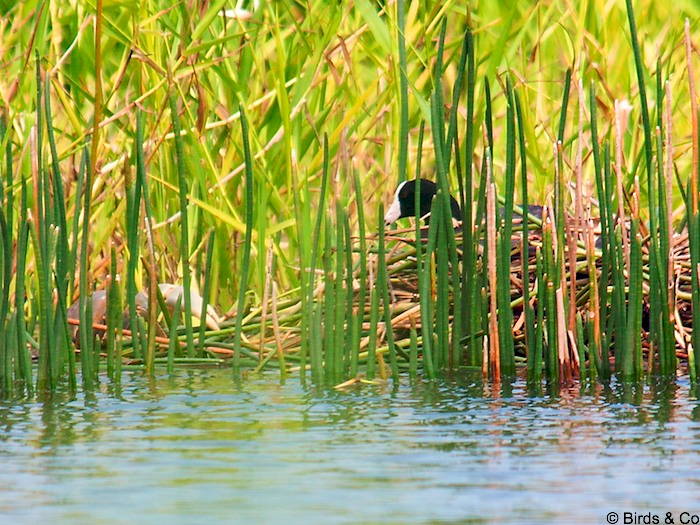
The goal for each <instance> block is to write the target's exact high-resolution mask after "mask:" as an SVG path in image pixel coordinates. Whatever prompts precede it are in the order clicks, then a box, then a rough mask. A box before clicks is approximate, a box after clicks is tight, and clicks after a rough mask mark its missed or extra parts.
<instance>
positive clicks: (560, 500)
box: [0, 369, 700, 525]
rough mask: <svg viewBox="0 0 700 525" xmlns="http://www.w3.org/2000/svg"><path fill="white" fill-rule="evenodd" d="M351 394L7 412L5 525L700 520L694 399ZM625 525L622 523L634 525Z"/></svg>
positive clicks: (456, 387)
mask: <svg viewBox="0 0 700 525" xmlns="http://www.w3.org/2000/svg"><path fill="white" fill-rule="evenodd" d="M404 383H406V384H404V385H402V386H401V387H400V388H398V389H395V390H392V388H391V387H390V386H389V385H384V386H373V385H360V386H357V387H351V388H349V389H346V390H344V391H340V392H338V391H333V390H327V389H315V388H312V387H306V388H305V387H302V386H301V385H300V384H299V382H298V380H295V379H293V380H288V381H287V383H286V384H284V385H280V384H278V383H277V382H276V379H275V378H274V377H270V376H267V377H263V378H253V379H248V380H246V381H244V382H242V383H240V384H238V385H236V384H234V383H233V382H232V380H231V374H230V371H229V370H211V369H201V370H180V371H178V372H177V375H176V376H175V377H173V378H169V377H167V376H163V377H159V378H157V379H155V380H148V379H145V378H143V377H141V376H140V375H138V374H126V375H125V377H124V381H123V386H122V388H121V391H120V392H113V391H109V390H110V388H112V387H109V386H108V385H103V391H102V392H100V393H97V394H95V395H94V396H82V395H81V396H79V397H78V398H76V399H73V400H70V399H67V398H65V397H61V396H57V399H55V400H54V401H48V402H25V403H18V402H12V403H10V402H2V403H0V522H2V523H39V522H40V521H41V520H44V522H45V523H57V522H64V523H67V522H70V523H91V524H94V523H118V524H121V523H124V524H127V523H129V524H130V523H166V524H168V525H172V524H177V523H217V522H221V521H226V522H236V523H239V522H242V523H251V522H255V523H280V522H282V523H357V522H361V523H376V522H389V523H424V522H435V521H442V522H450V523H463V522H466V521H470V522H493V523H544V522H552V523H568V522H572V523H605V516H606V514H607V513H608V512H611V511H616V512H619V513H620V516H622V512H625V511H629V512H636V513H638V514H644V513H647V512H653V513H658V514H661V516H662V518H661V523H663V514H662V513H665V512H667V511H672V512H674V513H676V521H675V522H676V523H678V522H679V521H678V513H680V512H681V511H691V512H695V513H698V514H700V503H699V499H698V498H697V494H698V490H699V489H700V423H699V421H700V404H699V403H698V401H697V399H696V398H694V397H693V396H692V395H691V394H690V393H689V387H688V385H687V384H685V383H680V384H679V385H678V386H676V385H671V386H668V385H666V386H665V387H649V386H647V387H644V388H643V389H629V390H628V391H623V390H622V389H621V388H615V387H614V388H612V389H602V388H600V389H596V390H595V391H594V392H592V393H590V392H589V393H585V394H582V393H578V392H564V393H560V394H558V395H556V396H552V395H539V396H533V395H531V393H528V391H527V389H526V388H525V386H524V385H522V384H516V385H515V386H514V387H513V388H512V391H511V392H500V393H498V396H496V395H494V394H492V393H490V392H488V391H485V389H484V387H483V386H482V385H481V384H480V382H479V380H478V379H476V378H474V379H469V378H463V379H462V380H459V381H451V382H443V383H439V384H433V385H429V384H416V385H413V386H411V385H409V384H408V380H405V381H404ZM620 523H623V520H622V518H621V519H620Z"/></svg>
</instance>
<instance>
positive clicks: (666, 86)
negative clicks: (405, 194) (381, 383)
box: [0, 0, 700, 396]
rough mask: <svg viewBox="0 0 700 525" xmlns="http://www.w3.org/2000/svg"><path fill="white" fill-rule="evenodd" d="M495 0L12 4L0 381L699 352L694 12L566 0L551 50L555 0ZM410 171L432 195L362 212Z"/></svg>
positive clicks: (627, 364) (673, 362) (346, 371)
mask: <svg viewBox="0 0 700 525" xmlns="http://www.w3.org/2000/svg"><path fill="white" fill-rule="evenodd" d="M127 4H128V5H127ZM493 4H494V5H493V6H491V5H478V6H464V5H462V4H461V3H459V2H450V1H448V2H435V3H431V2H420V3H419V2H405V1H403V0H398V1H396V2H387V3H384V4H382V6H379V5H377V4H375V3H374V2H371V1H369V0H355V2H352V3H348V5H338V6H325V4H324V5H322V3H314V4H313V5H303V4H302V3H291V4H289V5H286V4H285V5H277V4H274V5H273V4H270V5H265V6H257V7H255V9H253V7H251V9H250V10H249V11H248V10H245V9H240V8H239V9H236V10H231V9H227V8H228V7H229V6H228V4H227V3H226V2H224V1H221V2H214V3H212V4H211V5H205V6H204V7H199V6H197V7H193V9H192V10H188V8H186V7H185V6H184V5H183V6H179V7H177V6H176V7H166V6H165V4H163V5H162V6H148V7H143V6H138V7H137V6H131V7H132V8H133V10H134V12H133V13H132V12H130V11H129V5H131V4H129V3H128V2H127V3H125V4H124V5H122V4H109V5H107V6H105V5H103V3H102V1H101V0H98V1H97V2H96V4H95V5H94V6H92V5H91V6H90V7H87V6H86V5H83V4H81V3H77V2H68V3H67V4H66V5H65V6H63V7H61V6H58V5H55V4H53V3H47V4H45V3H41V2H36V3H33V2H26V3H22V4H21V5H17V6H14V7H10V8H8V9H7V10H6V12H7V13H8V14H12V15H13V16H14V18H13V20H14V22H12V23H9V22H8V23H7V24H5V25H4V26H2V28H0V29H1V30H2V31H3V35H4V42H5V45H6V47H10V46H11V47H12V49H13V52H12V53H11V54H10V56H11V58H8V59H7V60H6V61H5V63H4V65H3V67H4V69H5V70H6V72H8V73H11V74H7V75H5V77H6V79H10V80H5V81H4V82H3V84H2V86H0V87H1V88H2V90H3V106H2V107H3V118H2V121H1V126H0V137H2V140H1V144H2V148H0V149H1V150H2V152H3V157H4V162H3V163H2V170H1V172H2V184H0V248H1V250H0V255H1V258H0V323H2V330H1V335H0V392H2V394H3V395H6V396H16V395H33V394H34V393H35V392H37V391H38V392H42V393H44V392H51V391H53V390H54V389H55V388H57V387H58V386H59V385H62V384H67V385H68V386H69V387H70V388H72V389H76V388H78V384H79V383H81V384H82V387H83V388H84V389H86V390H90V389H94V388H96V387H97V386H98V385H99V384H100V382H102V381H105V380H109V381H114V382H118V381H120V378H121V373H122V370H124V369H125V368H134V367H136V368H139V369H142V370H143V371H144V372H145V373H147V374H154V373H157V370H158V369H159V367H164V370H165V371H167V372H172V371H173V370H174V369H175V367H176V366H195V365H196V366H201V365H217V366H231V367H232V369H233V371H234V372H235V373H236V374H240V373H241V372H245V373H251V372H259V371H262V370H268V369H270V370H276V371H278V372H279V375H280V378H282V379H284V378H285V377H286V376H287V375H288V374H299V375H300V377H301V378H302V380H304V381H306V380H307V379H309V380H312V381H315V382H319V383H321V382H322V383H326V384H331V385H336V386H344V385H349V384H352V383H355V382H358V381H375V380H379V379H388V378H392V380H393V381H399V380H400V378H401V376H402V374H408V375H409V376H417V375H420V376H422V377H424V378H426V379H433V378H436V377H438V376H440V375H443V374H446V373H457V372H459V371H460V370H464V369H475V370H481V373H482V374H483V376H484V378H485V379H488V380H491V381H493V382H495V383H500V382H501V381H511V380H512V379H513V378H515V377H516V376H517V375H518V374H522V375H525V376H526V377H527V379H528V381H530V382H532V383H533V384H539V383H540V382H542V381H543V380H546V381H548V382H550V383H552V384H568V383H571V382H572V381H579V380H580V381H592V382H595V381H607V380H609V379H610V378H611V377H612V376H613V375H616V376H617V377H619V378H620V379H621V380H624V381H638V380H641V379H643V378H646V377H650V376H652V375H653V376H656V375H660V376H665V377H674V376H676V375H678V374H688V375H689V377H690V378H691V380H692V381H693V382H697V379H698V374H700V363H698V360H697V359H696V358H695V354H694V351H693V349H694V348H697V345H698V344H700V343H698V341H700V319H696V317H698V316H700V285H699V283H698V278H699V277H698V272H697V271H692V269H693V268H699V267H700V266H699V264H700V205H699V198H700V193H699V192H700V188H699V185H698V177H699V176H700V174H699V172H698V170H699V169H700V161H699V160H698V159H699V158H700V145H699V144H698V122H697V118H698V111H697V94H696V88H695V78H694V63H695V61H696V60H697V56H696V55H697V52H696V50H695V47H694V39H693V29H694V27H693V26H692V25H691V24H690V23H689V22H686V23H685V26H683V23H682V21H677V20H675V19H674V20H673V22H665V23H662V22H661V20H664V17H663V16H661V15H660V14H659V13H660V12H661V11H662V10H663V9H664V8H663V7H658V6H657V7H655V8H654V9H656V10H652V11H651V13H652V15H650V16H649V17H645V21H644V23H645V25H646V24H649V25H650V26H653V28H652V29H653V30H654V32H652V29H642V32H641V33H640V30H639V29H638V28H637V24H636V19H635V15H634V7H635V6H634V5H633V2H632V1H631V0H626V3H625V4H624V5H622V4H620V5H609V4H605V6H603V5H602V2H595V1H591V2H584V3H583V4H582V7H581V10H580V11H578V12H577V13H576V14H577V16H578V15H580V16H579V18H577V19H576V20H574V21H572V22H571V23H572V27H571V28H570V30H571V31H570V33H569V37H570V38H571V39H572V40H571V42H572V46H573V48H574V50H575V51H577V52H574V53H573V56H566V53H564V55H565V57H564V58H562V57H561V56H560V49H561V42H562V38H563V36H562V35H557V36H556V37H555V36H552V31H556V30H554V29H552V27H553V26H554V25H555V24H554V21H555V20H556V19H557V18H558V17H559V16H562V14H568V15H571V14H574V9H575V8H574V7H572V6H568V5H565V3H558V2H542V3H540V4H538V5H537V6H534V7H528V8H523V7H522V6H521V7H519V8H514V9H511V8H508V9H506V8H504V7H503V6H500V5H499V4H498V3H493ZM637 4H638V5H639V6H642V7H643V8H649V5H650V3H649V2H641V1H640V2H639V3H635V5H637ZM654 5H655V6H656V4H654ZM157 7H161V8H162V9H158V8H157ZM682 9H685V7H682ZM688 9H690V7H688ZM562 10H563V13H562ZM195 15H197V16H195ZM604 20H608V21H609V22H610V23H611V24H613V23H614V22H615V21H618V22H624V23H625V27H626V31H625V32H624V33H623V32H621V31H617V33H616V34H614V35H613V34H609V31H608V29H607V28H606V27H605V24H604V22H603V21H604ZM655 35H658V37H656V36H655ZM662 44H663V45H662ZM606 49H610V50H612V51H611V53H614V55H611V57H610V58H609V60H608V61H609V63H606V62H605V56H606V55H605V50H606ZM300 50H301V51H300ZM525 50H529V51H528V52H525ZM300 54H302V55H303V57H301V56H297V55H300ZM552 57H554V59H553V58H552ZM649 60H652V61H653V63H654V64H655V65H654V66H653V67H651V68H650V67H649V65H648V64H649V62H648V61H649ZM605 66H607V67H608V68H609V69H608V70H606V69H605ZM32 67H33V70H34V74H33V75H32V74H27V73H26V71H28V70H30V69H32ZM553 78H556V80H552V79H553ZM628 99H629V100H628ZM412 177H416V178H418V177H427V178H430V179H432V180H434V181H435V182H436V183H437V186H438V192H437V195H436V196H435V198H434V199H433V201H432V210H431V215H430V222H429V225H424V223H422V221H421V220H420V218H419V217H415V218H412V219H407V220H405V222H403V223H400V225H399V227H398V228H395V227H394V226H392V227H391V228H388V227H387V226H386V225H385V224H384V221H383V216H384V213H383V211H384V204H385V202H386V199H387V198H388V197H389V195H391V194H392V193H393V190H394V188H395V186H396V184H397V183H398V182H399V181H404V180H407V179H409V178H412ZM419 186H420V185H418V187H419ZM451 194H452V195H454V196H455V197H456V198H457V201H458V202H459V203H460V206H461V211H462V218H463V220H462V221H461V223H460V224H455V223H453V221H452V217H451V212H450V195H451ZM416 199H417V200H416V203H418V202H419V200H420V196H419V195H416ZM416 209H419V206H417V207H416ZM164 282H173V283H179V284H182V287H183V294H182V299H181V300H179V301H177V304H175V306H174V308H173V309H169V308H167V307H166V306H165V299H164V298H163V297H162V294H161V293H160V291H159V287H158V283H164ZM95 290H104V307H103V308H104V315H103V317H102V318H99V319H96V318H95V315H94V314H95V312H94V311H93V308H95V305H96V304H98V303H95V302H93V300H92V299H91V297H92V293H94V292H95ZM139 290H145V291H147V292H148V294H147V297H148V299H147V301H148V302H147V307H146V308H145V310H144V308H143V306H142V305H139V303H138V302H137V292H138V291H139ZM190 290H193V291H198V292H199V293H200V294H201V299H202V301H201V305H199V306H198V307H197V311H195V310H194V307H193V304H192V297H193V296H192V295H191V294H190ZM95 297H97V296H95ZM75 301H77V311H78V312H79V314H78V318H77V319H74V318H69V315H70V314H69V312H71V311H73V309H71V308H69V307H70V305H71V304H73V303H74V302H75ZM209 305H214V306H215V307H217V308H218V310H219V312H221V313H222V321H221V322H220V323H218V324H219V326H218V328H217V329H211V328H208V327H206V326H205V325H204V323H203V322H199V324H197V323H198V321H197V320H196V318H199V319H204V318H206V315H207V312H208V306H209ZM98 306H100V305H99V304H98ZM171 306H172V305H171ZM200 306H201V310H200V309H199V308H200ZM100 307H101V308H102V306H100ZM125 320H126V321H128V322H126V323H125ZM88 326H92V330H87V329H80V328H81V327H88ZM126 326H128V327H126Z"/></svg>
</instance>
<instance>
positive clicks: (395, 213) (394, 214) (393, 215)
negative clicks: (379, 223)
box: [384, 182, 406, 225]
mask: <svg viewBox="0 0 700 525" xmlns="http://www.w3.org/2000/svg"><path fill="white" fill-rule="evenodd" d="M404 184H406V183H405V182H403V183H401V184H399V187H398V188H396V193H395V194H394V201H393V202H392V203H391V206H389V209H388V210H386V213H385V214H384V224H387V225H389V224H392V223H393V222H395V221H396V220H397V219H398V218H399V217H401V202H399V192H400V191H401V188H402V187H403V185H404Z"/></svg>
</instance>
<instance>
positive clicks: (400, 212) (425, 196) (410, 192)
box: [384, 179, 462, 225]
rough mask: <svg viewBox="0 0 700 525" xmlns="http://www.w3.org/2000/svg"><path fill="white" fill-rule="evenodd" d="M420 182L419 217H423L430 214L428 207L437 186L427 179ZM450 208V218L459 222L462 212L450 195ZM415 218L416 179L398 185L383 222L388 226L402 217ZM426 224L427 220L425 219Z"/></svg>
mask: <svg viewBox="0 0 700 525" xmlns="http://www.w3.org/2000/svg"><path fill="white" fill-rule="evenodd" d="M418 180H419V181H420V215H419V216H420V217H425V216H426V215H427V214H428V213H430V205H431V203H432V202H433V197H434V196H435V194H436V193H437V184H435V183H434V182H433V181H430V180H428V179H418ZM450 208H452V218H454V219H456V220H458V221H461V220H462V211H461V210H460V209H459V204H457V201H456V200H455V198H454V197H453V196H452V195H450ZM415 216H416V179H413V180H407V181H404V182H402V183H401V184H399V186H398V187H397V188H396V193H395V194H394V201H393V202H392V203H391V206H389V209H387V211H386V214H385V215H384V222H385V223H386V224H387V225H389V224H391V223H393V222H395V221H396V220H398V219H402V218H404V217H415ZM425 222H426V223H427V222H428V218H426V219H425Z"/></svg>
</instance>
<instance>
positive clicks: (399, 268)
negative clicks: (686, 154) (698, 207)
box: [368, 217, 693, 363]
mask: <svg viewBox="0 0 700 525" xmlns="http://www.w3.org/2000/svg"><path fill="white" fill-rule="evenodd" d="M567 222H568V224H569V225H570V226H572V225H573V224H575V220H574V218H573V217H567ZM517 224H518V226H515V228H514V233H513V235H512V238H511V241H512V242H511V246H512V250H511V257H510V285H511V286H510V298H511V307H512V311H513V315H514V324H513V326H512V332H513V339H514V340H515V341H516V342H519V343H524V341H525V340H526V334H525V313H524V309H523V295H524V293H523V288H524V286H525V284H526V283H527V286H528V287H529V291H530V293H529V299H530V305H531V306H532V308H533V309H534V311H535V312H537V309H538V296H537V286H538V282H537V274H536V263H537V260H536V259H537V254H538V251H539V250H541V249H542V247H543V244H542V223H541V221H538V222H536V223H530V228H529V234H528V241H529V242H528V244H529V250H528V262H529V264H528V265H527V266H528V274H527V279H524V278H523V264H522V263H523V261H522V254H523V249H522V248H523V243H522V240H523V237H522V231H521V229H522V228H521V222H520V221H518V223H517ZM588 228H590V229H591V230H592V231H591V235H592V236H593V238H594V243H593V244H594V252H593V254H592V257H593V260H594V263H595V269H596V272H597V275H596V277H597V278H598V279H600V274H601V272H602V270H603V268H602V261H601V255H602V253H601V247H600V245H601V241H602V239H601V238H600V234H601V232H600V227H599V221H597V220H594V221H590V225H588V224H587V225H586V226H584V227H583V228H578V229H577V228H576V227H575V226H573V227H569V228H567V236H573V243H572V239H570V238H567V249H568V247H570V246H576V251H575V263H574V266H575V272H573V274H572V271H571V266H572V264H571V260H570V258H569V257H568V253H567V257H566V260H565V262H564V266H565V272H566V276H567V280H568V282H567V285H568V286H569V287H571V286H572V285H573V289H574V292H573V295H574V296H575V298H576V299H575V305H576V310H575V311H576V313H577V315H579V316H581V317H585V316H586V314H587V313H588V312H589V311H590V308H591V304H590V292H591V287H590V284H591V283H590V272H589V267H588V265H587V259H588V256H589V254H588V253H587V251H586V247H585V244H586V241H585V238H586V236H587V231H586V230H587V229H588ZM577 230H578V231H577ZM421 231H422V235H421V238H420V239H419V242H420V243H421V244H422V245H423V246H425V245H426V244H427V235H426V234H427V227H423V228H422V229H421ZM671 239H672V242H671V246H670V248H671V261H670V268H671V270H670V271H671V275H672V279H670V282H671V283H672V286H673V288H672V289H671V290H669V291H668V295H669V297H670V298H671V299H670V300H671V301H672V305H673V306H672V308H671V309H670V314H671V322H672V324H673V327H674V340H675V349H676V355H677V357H679V358H682V359H687V358H688V350H689V346H690V345H691V336H692V323H693V317H692V305H691V300H692V293H691V292H692V290H691V272H690V247H689V242H688V232H687V230H686V229H684V230H683V231H681V232H675V233H674V234H673V236H672V237H671ZM387 240H388V241H389V243H390V249H389V250H388V252H387V271H388V274H389V276H390V281H389V285H390V293H391V297H392V301H393V305H394V306H393V311H394V312H395V314H394V317H393V319H392V326H393V327H394V330H395V331H396V332H397V333H396V336H397V338H399V339H402V338H406V337H408V332H409V330H410V329H411V327H414V328H416V329H417V330H419V331H422V330H423V326H422V324H421V316H420V301H419V294H420V290H419V282H418V276H417V273H416V263H417V260H416V248H415V246H416V231H415V229H413V228H407V229H400V230H396V231H393V232H391V233H390V234H388V235H387ZM455 240H456V243H457V245H458V246H460V245H461V243H462V241H463V236H462V234H461V232H456V236H455ZM647 241H648V238H647ZM483 246H484V242H483V240H482V242H480V243H479V257H478V259H477V261H478V271H484V256H483ZM642 254H643V261H644V265H643V276H644V277H643V282H642V289H643V292H644V293H643V302H642V346H643V349H644V351H645V353H646V355H647V363H650V361H649V356H648V351H649V348H650V341H649V316H648V314H649V286H650V285H649V276H648V258H649V250H648V245H647V243H646V242H644V243H643V244H642ZM460 255H461V251H460ZM572 275H573V279H572ZM370 284H371V283H370ZM611 290H612V286H611V287H610V288H609V291H611ZM368 292H369V290H368ZM481 292H482V294H483V295H487V294H488V293H489V290H488V286H485V287H484V289H483V290H482V291H481ZM627 292H628V289H627V288H625V293H627ZM433 293H434V289H433ZM477 336H478V337H482V338H483V337H485V336H486V332H482V333H481V334H480V335H477ZM516 351H517V352H518V355H520V356H522V357H525V358H526V357H527V352H526V349H525V345H524V344H520V345H516ZM611 356H612V353H611Z"/></svg>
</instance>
